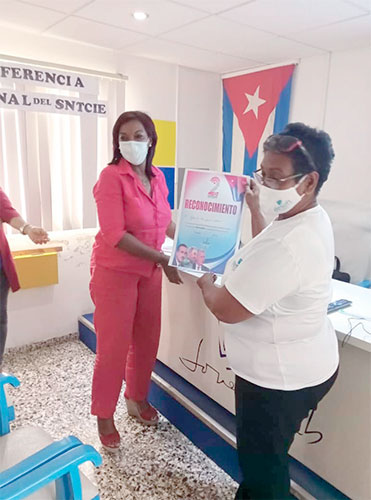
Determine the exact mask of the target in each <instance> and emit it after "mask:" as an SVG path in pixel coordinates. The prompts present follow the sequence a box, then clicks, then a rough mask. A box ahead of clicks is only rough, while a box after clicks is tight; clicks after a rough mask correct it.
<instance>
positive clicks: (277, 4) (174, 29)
mask: <svg viewBox="0 0 371 500" xmlns="http://www.w3.org/2000/svg"><path fill="white" fill-rule="evenodd" d="M0 9H1V18H0V25H7V26H13V27H16V28H17V29H22V30H27V31H32V32H36V33H38V34H41V35H42V36H44V37H46V38H47V37H58V38H67V39H71V40H74V41H78V42H83V43H88V44H92V45H95V46H100V47H105V48H109V49H113V50H117V51H120V52H122V53H123V54H130V55H134V56H142V57H149V58H151V59H158V60H162V61H167V62H171V63H176V64H181V65H184V66H189V67H194V68H198V69H203V70H207V71H215V72H218V73H226V72H231V71H238V70H240V69H246V68H249V67H254V66H258V65H262V64H263V65H265V64H274V63H277V62H282V61H287V60H292V59H299V58H301V57H307V56H312V55H318V54H323V53H326V52H332V51H337V50H348V49H354V48H358V47H365V46H368V47H371V0H245V1H242V0H0ZM134 10H143V11H145V12H146V13H147V14H149V17H148V19H146V20H145V21H136V20H134V19H133V17H132V12H133V11H134ZM0 36H1V30H0ZM0 52H1V42H0Z"/></svg>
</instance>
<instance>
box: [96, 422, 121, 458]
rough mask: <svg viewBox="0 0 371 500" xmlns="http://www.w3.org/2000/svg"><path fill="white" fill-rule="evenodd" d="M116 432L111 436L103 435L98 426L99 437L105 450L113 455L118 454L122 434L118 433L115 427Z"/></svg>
mask: <svg viewBox="0 0 371 500" xmlns="http://www.w3.org/2000/svg"><path fill="white" fill-rule="evenodd" d="M114 429H115V430H114V431H113V432H111V433H110V434H102V433H101V432H99V426H98V435H99V439H100V442H101V443H102V446H103V448H104V449H105V450H107V451H109V452H111V453H117V452H118V450H119V448H120V434H119V433H118V432H117V429H116V427H115V426H114Z"/></svg>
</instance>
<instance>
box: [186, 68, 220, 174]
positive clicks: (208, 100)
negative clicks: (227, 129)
mask: <svg viewBox="0 0 371 500" xmlns="http://www.w3.org/2000/svg"><path fill="white" fill-rule="evenodd" d="M221 99H222V86H221V81H220V76H219V75H217V74H215V73H207V72H203V71H196V70H193V69H190V68H179V84H178V136H177V165H178V167H183V168H208V169H210V170H220V167H221V164H222V158H221V140H220V135H219V132H220V123H221V111H222V110H221Z"/></svg>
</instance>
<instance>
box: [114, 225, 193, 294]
mask: <svg viewBox="0 0 371 500" xmlns="http://www.w3.org/2000/svg"><path fill="white" fill-rule="evenodd" d="M117 246H118V248H120V249H121V250H125V252H128V253H130V254H131V255H135V256H136V257H140V258H141V259H145V260H149V261H151V262H155V263H156V264H158V265H159V266H161V267H162V269H163V270H164V273H165V274H166V276H167V278H168V280H169V281H170V283H175V284H176V285H179V284H180V283H183V281H182V279H181V277H180V276H179V273H178V270H177V268H176V267H171V266H169V264H168V263H169V256H168V255H165V254H163V253H162V252H159V251H158V250H156V249H155V248H151V247H149V246H148V245H146V244H145V243H142V242H141V241H139V240H138V238H136V237H135V236H133V235H132V234H130V233H125V234H124V235H123V237H122V238H121V240H120V241H119V243H118V245H117Z"/></svg>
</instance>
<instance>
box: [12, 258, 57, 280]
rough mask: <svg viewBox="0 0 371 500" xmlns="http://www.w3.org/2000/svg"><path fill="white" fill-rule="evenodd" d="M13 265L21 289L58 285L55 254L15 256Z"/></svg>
mask: <svg viewBox="0 0 371 500" xmlns="http://www.w3.org/2000/svg"><path fill="white" fill-rule="evenodd" d="M14 263H15V267H16V270H17V274H18V279H19V283H20V285H21V288H35V287H40V286H48V285H56V284H57V283H58V254H57V252H49V253H41V254H38V255H32V254H29V255H27V254H26V255H16V256H14Z"/></svg>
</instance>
